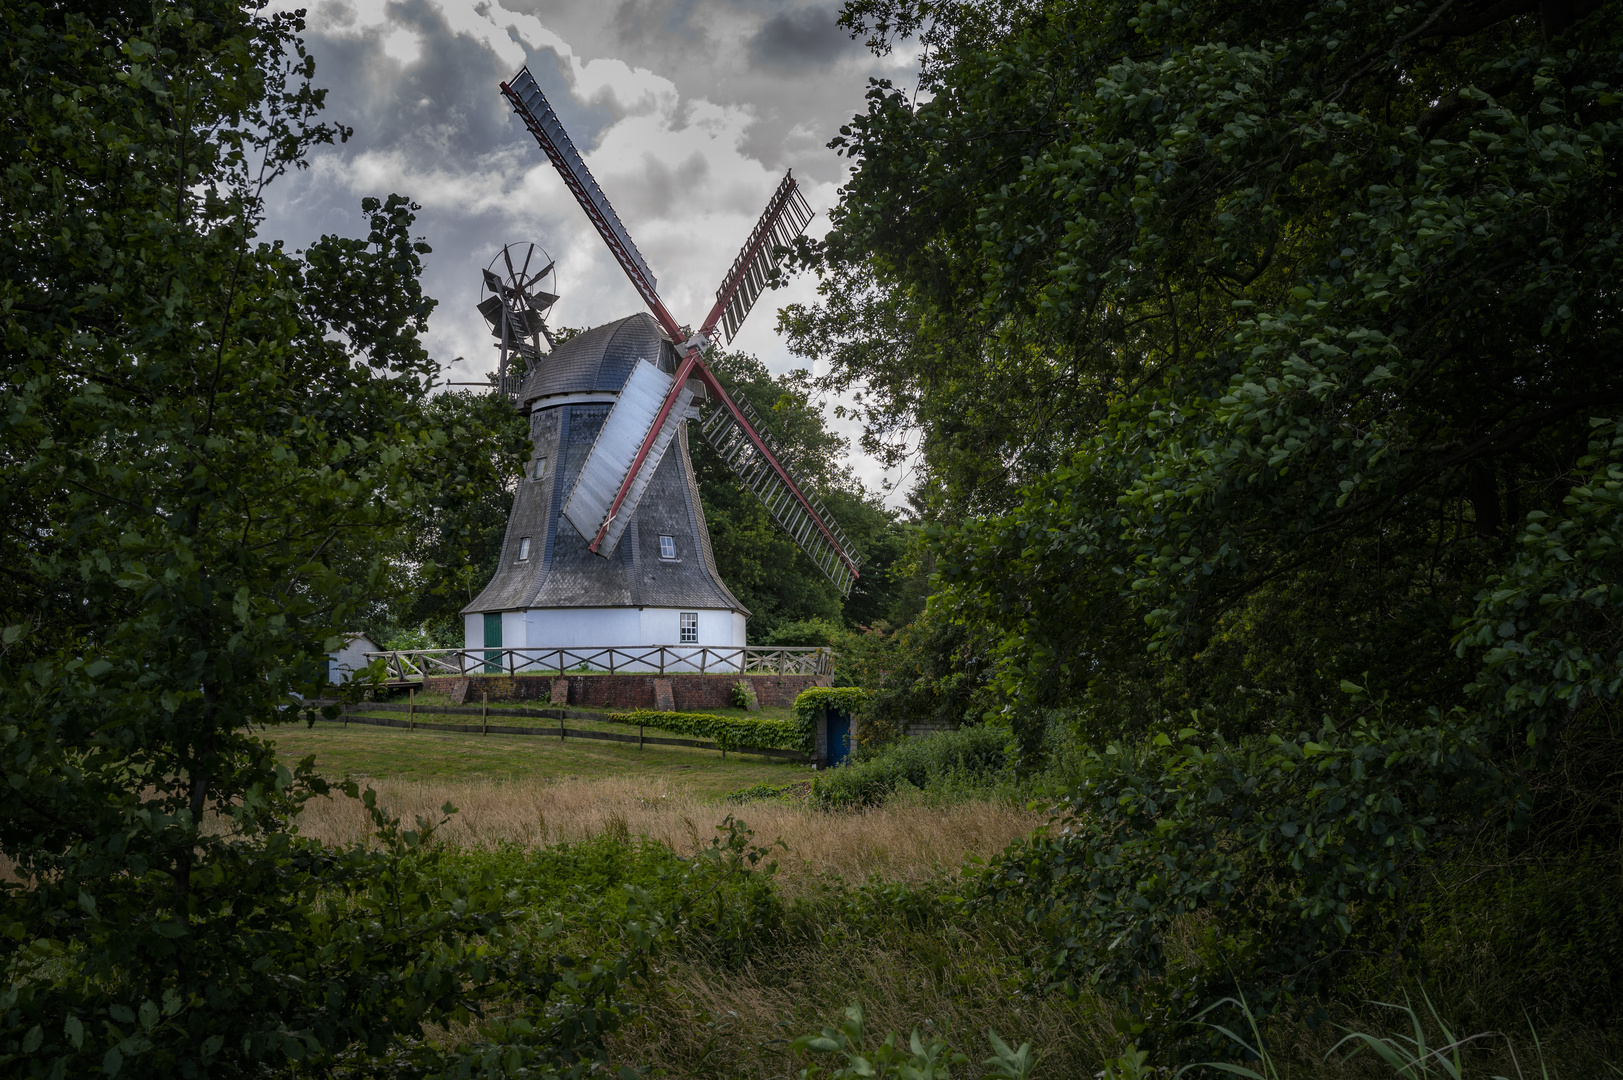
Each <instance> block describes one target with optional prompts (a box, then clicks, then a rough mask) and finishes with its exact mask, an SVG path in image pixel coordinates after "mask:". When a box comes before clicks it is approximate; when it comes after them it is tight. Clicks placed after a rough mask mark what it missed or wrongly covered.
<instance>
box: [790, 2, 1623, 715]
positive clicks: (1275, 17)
mask: <svg viewBox="0 0 1623 1080" xmlns="http://www.w3.org/2000/svg"><path fill="white" fill-rule="evenodd" d="M1541 11H1543V9H1538V8H1537V7H1536V6H1535V5H1527V6H1526V7H1525V10H1524V9H1523V8H1520V7H1515V6H1514V5H1511V6H1500V7H1484V6H1481V5H1478V6H1473V7H1469V8H1466V9H1462V10H1460V11H1454V10H1453V7H1452V5H1447V6H1446V10H1445V6H1442V5H1439V6H1436V7H1428V6H1424V5H1422V6H1418V7H1408V8H1404V9H1402V11H1395V10H1394V9H1391V8H1390V7H1389V6H1387V5H1382V4H1373V3H1371V4H1360V3H1342V2H1340V0H1336V2H1334V3H1326V4H1322V5H1311V6H1309V7H1307V8H1302V7H1300V6H1299V5H1278V6H1271V5H1247V6H1244V7H1240V8H1235V7H1230V6H1225V5H1213V6H1210V7H1204V6H1201V7H1197V8H1193V9H1185V8H1182V7H1179V8H1177V9H1176V12H1174V9H1173V8H1171V7H1168V6H1165V5H1151V6H1150V7H1147V8H1145V9H1144V10H1143V11H1142V12H1140V10H1139V8H1138V7H1137V6H1135V5H1126V4H1116V3H1044V4H1023V3H1021V4H1016V3H1008V4H993V5H960V4H911V3H888V2H886V3H880V2H875V3H856V4H852V5H851V6H850V7H849V8H848V9H847V14H846V21H847V24H848V25H849V26H851V27H852V29H853V30H854V31H856V32H858V33H868V34H869V35H870V37H871V38H872V40H873V43H874V44H875V45H876V46H877V47H879V48H881V49H883V48H885V47H888V42H889V41H890V40H892V39H893V37H894V35H895V34H897V33H901V32H909V33H911V32H917V33H919V34H920V35H921V36H922V39H923V40H924V42H925V43H926V45H927V49H926V56H927V59H926V61H925V63H924V66H923V70H922V74H921V90H922V91H923V92H924V94H925V95H927V97H928V100H925V101H923V102H922V103H920V104H919V105H917V107H915V106H914V104H913V102H912V100H911V99H910V98H909V96H908V95H906V94H904V93H902V92H901V91H899V90H896V89H894V88H892V87H888V86H885V85H882V84H881V85H876V86H875V87H874V89H873V91H872V92H871V94H870V102H869V109H868V112H867V113H866V115H864V116H860V117H857V118H856V119H854V120H853V121H852V123H851V124H850V125H849V126H848V128H847V129H846V130H847V134H845V135H843V136H842V137H841V138H840V139H838V140H836V142H837V144H840V146H841V148H842V149H843V150H844V152H846V153H847V154H848V155H850V156H851V157H852V158H853V159H854V160H855V161H856V162H857V163H858V166H857V168H856V170H855V172H854V173H853V175H852V178H851V181H850V183H849V184H848V186H847V188H846V191H845V195H844V198H843V200H842V203H841V205H840V207H839V208H838V210H837V211H836V212H835V214H834V222H835V228H834V229H833V231H832V232H831V233H830V234H829V237H828V239H827V241H826V243H825V244H824V246H823V248H822V253H821V255H822V260H823V261H822V264H821V265H822V268H823V272H824V275H825V280H824V284H823V291H824V295H825V297H826V299H825V302H824V303H823V304H822V305H820V306H818V307H816V308H814V309H805V310H801V311H798V312H796V313H794V314H793V315H792V316H791V317H790V318H789V320H788V322H787V325H788V327H789V328H790V330H791V331H792V332H793V334H794V335H795V340H796V341H797V343H798V345H797V347H798V348H801V349H802V350H803V351H805V352H807V353H816V354H817V355H819V356H821V357H822V358H823V359H824V360H826V361H827V362H828V363H829V364H830V365H831V367H832V370H833V372H834V374H833V375H832V376H831V379H832V381H833V382H834V383H836V384H845V383H850V382H855V381H858V380H861V381H865V382H866V383H867V384H868V386H869V387H870V393H871V394H878V395H879V397H878V399H877V401H878V404H875V406H874V408H875V409H876V410H877V411H878V413H877V414H878V415H879V416H880V417H881V419H882V418H883V417H885V416H893V417H901V418H904V419H906V420H907V421H909V422H916V423H918V424H919V425H920V426H921V428H922V432H923V435H924V455H925V458H926V461H927V463H928V466H929V471H930V481H931V483H932V484H933V485H934V487H933V490H935V491H936V492H937V493H938V495H937V501H936V503H935V505H934V508H933V509H932V511H931V512H932V513H933V514H934V515H935V516H937V517H938V518H939V519H941V520H943V521H945V522H947V523H949V524H950V523H954V522H955V520H956V519H958V518H960V517H961V516H963V515H970V516H971V517H973V515H974V514H975V512H976V511H978V510H993V511H997V512H998V513H1000V514H1001V513H1005V512H1006V513H1007V515H1008V516H1007V517H990V518H987V519H986V520H985V521H984V523H981V522H972V523H971V524H970V525H968V526H967V527H966V529H965V530H964V531H962V532H957V533H954V534H953V535H954V538H955V539H954V541H953V544H952V546H951V550H952V555H951V556H950V557H948V558H946V559H945V561H944V562H943V564H942V572H943V576H944V580H946V581H949V582H952V581H963V582H965V583H967V585H966V588H967V589H968V590H969V591H970V592H974V593H975V594H976V595H977V596H980V597H981V598H982V599H979V600H976V601H975V604H976V605H978V610H980V611H982V612H983V613H984V614H986V615H988V616H990V617H991V618H992V620H993V622H994V624H995V625H996V626H997V627H998V631H997V632H998V634H999V635H1000V636H1002V637H1004V638H1005V639H1006V642H1007V644H1008V648H1009V650H1010V652H1009V665H1008V670H1009V672H1010V673H1011V674H1010V679H1011V681H1010V683H1009V686H1010V688H1011V690H1017V691H1018V693H1019V694H1020V695H1021V696H1022V698H1023V699H1029V701H1030V702H1031V703H1032V704H1034V705H1035V704H1042V703H1052V702H1055V701H1057V700H1059V699H1061V698H1067V699H1068V698H1069V697H1070V696H1071V695H1074V694H1076V693H1079V692H1086V688H1087V687H1089V686H1090V685H1095V684H1096V681H1097V692H1096V693H1094V694H1093V697H1094V699H1095V700H1097V701H1099V702H1100V703H1101V705H1104V704H1106V703H1107V702H1108V701H1109V700H1111V699H1115V700H1121V699H1122V696H1123V695H1122V694H1121V693H1119V692H1118V691H1119V690H1121V689H1122V686H1121V684H1120V682H1119V678H1120V675H1119V673H1120V672H1122V671H1124V670H1132V671H1134V674H1132V675H1131V682H1132V683H1133V685H1134V686H1135V687H1136V688H1137V690H1136V693H1138V694H1142V693H1151V694H1152V695H1153V696H1154V697H1156V698H1157V699H1158V700H1164V701H1165V706H1164V708H1165V709H1166V710H1168V711H1174V712H1175V711H1178V710H1180V709H1182V708H1185V707H1191V706H1199V705H1202V704H1205V703H1207V702H1211V701H1217V702H1220V703H1221V704H1223V705H1224V707H1225V708H1232V709H1234V710H1238V711H1241V712H1245V713H1248V714H1250V715H1251V716H1252V722H1253V723H1254V724H1266V723H1268V722H1271V721H1273V720H1278V721H1280V722H1285V721H1286V720H1287V719H1288V718H1289V717H1290V716H1291V715H1294V714H1295V713H1297V712H1300V711H1303V710H1306V711H1309V712H1311V711H1312V710H1313V709H1316V708H1319V707H1321V706H1323V705H1325V704H1326V703H1327V702H1332V701H1334V700H1336V698H1337V695H1338V693H1339V691H1338V690H1337V689H1336V687H1337V685H1338V684H1339V682H1340V680H1341V679H1343V678H1355V677H1361V675H1362V673H1363V672H1364V671H1369V672H1371V674H1372V677H1374V678H1375V679H1376V680H1377V681H1378V683H1379V684H1380V685H1381V686H1382V687H1383V688H1384V689H1385V690H1387V691H1390V692H1391V693H1394V694H1399V695H1401V696H1403V697H1404V698H1405V699H1407V700H1410V701H1416V702H1432V701H1435V700H1438V699H1439V696H1442V697H1448V696H1450V695H1457V694H1458V693H1459V692H1460V690H1461V688H1462V687H1463V685H1464V684H1465V683H1466V682H1467V681H1469V679H1470V678H1471V668H1470V664H1469V663H1468V662H1460V661H1457V660H1456V659H1455V658H1454V655H1453V650H1452V648H1451V646H1450V638H1451V633H1452V620H1453V619H1454V618H1458V617H1461V616H1463V615H1464V614H1465V613H1467V612H1468V611H1469V610H1470V609H1471V607H1472V605H1473V603H1474V601H1473V597H1474V596H1475V594H1476V592H1477V591H1478V589H1479V588H1480V587H1481V583H1482V582H1483V580H1484V579H1485V577H1486V576H1487V575H1488V574H1489V573H1491V572H1492V571H1493V568H1494V567H1496V566H1502V565H1503V564H1504V562H1505V560H1506V559H1507V558H1508V557H1509V554H1510V552H1511V550H1512V548H1513V546H1514V545H1513V540H1514V535H1515V528H1516V522H1517V521H1518V520H1519V519H1520V518H1522V517H1523V516H1524V515H1525V514H1526V513H1527V512H1528V511H1530V510H1533V509H1538V508H1544V509H1548V508H1549V507H1550V505H1552V503H1551V500H1552V499H1559V497H1560V493H1561V491H1562V490H1563V489H1562V484H1561V478H1562V477H1564V476H1565V475H1566V474H1567V472H1568V470H1570V469H1571V468H1572V465H1573V462H1574V461H1575V460H1576V458H1577V457H1578V456H1579V454H1581V453H1582V452H1583V448H1584V445H1585V442H1586V440H1587V434H1586V432H1587V423H1588V416H1589V415H1590V414H1591V413H1593V412H1595V411H1596V410H1603V409H1605V408H1607V407H1608V406H1610V405H1616V404H1619V403H1623V382H1620V381H1619V375H1618V372H1619V371H1620V370H1623V369H1620V368H1619V366H1618V365H1617V364H1616V363H1615V359H1616V357H1617V350H1618V347H1619V336H1618V335H1619V325H1618V321H1617V319H1616V315H1615V305H1613V304H1611V303H1610V302H1609V301H1608V300H1607V299H1606V298H1607V297H1609V296H1610V295H1611V293H1612V292H1613V291H1614V290H1615V288H1616V279H1617V271H1618V266H1617V252H1618V248H1617V237H1618V189H1617V186H1616V185H1615V184H1613V183H1612V181H1611V169H1612V157H1611V155H1612V153H1613V152H1614V151H1613V148H1614V147H1615V145H1616V142H1615V140H1616V139H1617V138H1618V131H1619V128H1618V119H1619V116H1618V107H1617V98H1616V97H1615V94H1614V92H1613V91H1612V90H1611V89H1609V88H1610V87H1611V86H1612V85H1613V83H1612V80H1613V79H1614V77H1615V75H1616V73H1615V72H1614V71H1613V70H1612V67H1611V66H1610V65H1611V64H1612V63H1613V61H1612V60H1611V59H1608V57H1610V56H1611V55H1612V54H1610V53H1608V52H1607V51H1606V50H1607V48H1609V44H1608V43H1609V42H1611V41H1612V35H1614V34H1616V33H1618V20H1617V19H1616V17H1615V16H1616V12H1615V10H1614V9H1613V8H1612V7H1611V6H1610V5H1601V6H1596V7H1594V8H1593V10H1590V9H1589V8H1584V9H1582V12H1581V11H1580V9H1578V8H1572V9H1566V8H1563V9H1560V11H1557V10H1556V9H1555V8H1550V9H1549V10H1548V11H1543V14H1542V15H1541V14H1540V12H1541ZM1583 12H1587V14H1586V15H1585V16H1584V18H1582V19H1576V16H1577V15H1578V14H1581V13H1583ZM1563 13H1565V14H1563ZM1575 19H1576V21H1574V20H1575ZM1213 42H1224V43H1226V44H1223V45H1216V44H1212V43H1213ZM899 326H905V327H907V328H909V331H908V333H906V334H902V333H900V332H899V331H897V332H892V331H891V330H888V329H886V328H889V327H899ZM1287 643H1289V645H1290V647H1289V648H1286V647H1285V646H1286V644H1287ZM1146 650H1150V651H1149V652H1146ZM1287 654H1288V655H1287ZM1107 657H1108V658H1109V660H1110V663H1108V664H1106V663H1104V662H1103V658H1107ZM1106 669H1109V670H1106ZM1016 671H1018V672H1019V674H1015V672H1016ZM1241 687H1244V688H1245V689H1244V692H1243V693H1242V690H1241ZM1131 708H1132V709H1134V710H1135V711H1136V712H1138V713H1139V715H1141V716H1142V715H1153V714H1155V713H1158V712H1160V711H1162V710H1161V709H1159V708H1154V707H1152V708H1150V709H1147V710H1143V709H1139V707H1138V705H1137V704H1136V703H1135V704H1134V705H1132V706H1131Z"/></svg>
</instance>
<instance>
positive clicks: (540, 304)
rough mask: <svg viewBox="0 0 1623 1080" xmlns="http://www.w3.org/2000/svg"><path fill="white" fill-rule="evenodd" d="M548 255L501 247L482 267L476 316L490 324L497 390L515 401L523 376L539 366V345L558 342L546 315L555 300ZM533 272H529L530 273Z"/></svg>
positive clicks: (529, 248) (555, 284)
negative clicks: (495, 352) (497, 353)
mask: <svg viewBox="0 0 1623 1080" xmlns="http://www.w3.org/2000/svg"><path fill="white" fill-rule="evenodd" d="M555 266H556V263H554V261H553V259H552V256H550V255H548V254H547V253H546V251H544V250H543V249H542V248H540V247H539V246H537V245H535V244H522V245H520V244H505V245H503V247H502V250H501V253H500V254H498V255H497V256H496V257H495V258H494V259H491V260H490V265H489V266H487V267H485V289H484V291H485V292H486V293H489V295H488V296H486V297H485V298H484V299H483V300H481V301H479V314H481V315H483V316H484V317H485V322H486V323H488V324H489V325H490V332H491V333H492V334H494V335H495V337H496V347H497V348H498V349H499V350H501V357H500V360H499V361H498V363H497V366H496V392H497V393H499V394H501V395H503V396H504V397H507V398H508V399H510V400H511V399H514V398H517V397H518V391H519V388H520V387H521V386H522V385H523V382H524V375H525V374H526V373H527V372H528V371H530V370H532V369H533V368H534V367H535V365H536V364H537V363H539V362H540V359H541V356H542V350H541V342H542V341H545V342H546V343H547V348H548V349H549V350H550V349H551V348H552V347H553V346H554V345H556V344H557V342H555V341H554V340H553V337H552V331H551V330H549V329H547V323H546V316H547V313H548V312H550V311H551V310H552V305H553V304H555V303H557V302H558V292H557V289H558V282H557V276H556V273H555V271H554V268H555ZM532 270H533V271H534V272H533V273H532V272H531V271H532Z"/></svg>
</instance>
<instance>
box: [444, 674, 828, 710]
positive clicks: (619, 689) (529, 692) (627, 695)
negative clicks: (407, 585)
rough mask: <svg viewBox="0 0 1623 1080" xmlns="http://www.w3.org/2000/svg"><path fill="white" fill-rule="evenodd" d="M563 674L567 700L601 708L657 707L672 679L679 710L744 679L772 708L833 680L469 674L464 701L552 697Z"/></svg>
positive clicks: (724, 699)
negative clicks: (658, 684)
mask: <svg viewBox="0 0 1623 1080" xmlns="http://www.w3.org/2000/svg"><path fill="white" fill-rule="evenodd" d="M560 679H567V680H568V682H569V700H568V702H567V704H570V705H581V706H585V707H587V708H597V709H605V708H607V709H652V708H653V707H654V700H655V699H654V680H655V679H661V680H665V681H669V683H670V684H671V694H672V697H673V699H674V701H675V704H676V708H677V710H678V711H679V712H703V711H704V710H706V709H719V708H724V707H726V706H728V705H730V704H732V695H733V684H734V683H736V682H738V681H739V680H740V679H742V680H744V681H745V682H748V683H749V684H750V686H751V688H753V689H754V691H755V698H756V700H757V701H759V702H760V703H761V704H762V705H767V706H772V707H779V706H789V705H793V704H794V701H795V698H796V697H798V696H799V695H800V692H801V691H802V690H804V689H806V688H807V687H809V686H830V685H833V680H832V679H831V678H830V677H829V676H827V675H737V674H729V673H723V674H719V675H698V674H692V675H674V674H673V675H664V676H660V675H630V674H626V675H620V674H616V675H606V674H605V675H573V674H572V675H565V676H557V675H469V676H467V682H468V692H467V697H466V698H465V699H464V700H465V701H467V703H468V704H474V703H476V702H478V701H479V700H480V696H481V695H482V694H487V693H488V694H489V695H490V700H491V701H546V702H552V684H553V683H554V682H557V681H560ZM462 681H463V680H462V679H460V678H458V677H456V676H454V675H444V676H434V677H432V678H427V679H424V680H423V690H424V691H426V692H430V693H440V694H449V693H451V692H452V691H453V690H455V689H456V686H457V684H458V683H460V682H462ZM560 689H562V688H561V687H560ZM556 704H560V705H561V704H565V703H564V702H556Z"/></svg>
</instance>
